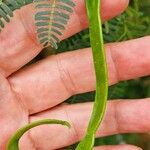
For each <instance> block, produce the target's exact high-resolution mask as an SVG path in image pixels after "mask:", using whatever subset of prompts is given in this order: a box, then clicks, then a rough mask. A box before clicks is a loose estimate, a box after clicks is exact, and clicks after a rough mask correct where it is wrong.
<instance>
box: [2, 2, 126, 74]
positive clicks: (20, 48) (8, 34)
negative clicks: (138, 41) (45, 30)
mask: <svg viewBox="0 0 150 150" xmlns="http://www.w3.org/2000/svg"><path fill="white" fill-rule="evenodd" d="M74 1H75V3H76V8H75V12H74V13H73V14H72V15H71V18H70V20H69V23H68V25H67V27H66V29H67V30H66V31H64V35H63V37H62V39H65V38H67V37H69V36H71V35H73V34H75V33H77V32H79V31H81V30H83V29H85V28H86V27H87V18H86V11H85V4H84V3H85V1H83V0H74ZM127 4H128V0H121V1H120V0H114V1H113V2H112V1H111V0H103V2H102V18H103V20H106V19H110V18H112V17H114V16H116V15H118V14H120V13H121V12H122V11H123V10H124V9H125V8H126V7H127ZM110 9H111V11H109V10H110ZM34 13H35V10H34V6H33V5H32V4H30V5H28V6H26V7H24V8H22V10H21V11H17V12H16V14H15V17H14V19H13V20H12V21H11V23H10V24H8V25H7V27H6V29H5V30H4V31H3V32H2V33H1V34H0V54H1V55H0V70H1V72H2V73H3V74H4V75H5V76H8V75H10V74H11V73H13V72H14V71H16V70H18V69H19V68H20V67H22V66H23V65H25V64H26V63H27V62H29V61H30V60H31V59H32V58H34V57H35V56H36V55H37V54H38V53H39V52H40V51H41V49H42V47H41V45H39V44H38V42H37V40H36V31H35V26H34V20H33V14H34ZM16 30H17V31H16Z"/></svg>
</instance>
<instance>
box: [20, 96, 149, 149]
mask: <svg viewBox="0 0 150 150" xmlns="http://www.w3.org/2000/svg"><path fill="white" fill-rule="evenodd" d="M91 110H92V103H84V104H74V105H62V106H58V107H56V108H53V109H51V110H47V111H45V112H43V113H40V114H36V115H34V116H30V121H31V122H32V121H35V120H40V119H43V118H55V119H61V120H67V121H68V122H70V123H71V129H67V128H64V127H62V126H55V125H54V126H49V125H46V126H40V127H37V128H34V129H32V130H31V131H30V133H29V134H30V139H32V142H33V143H32V144H33V145H35V147H38V148H39V149H48V148H51V149H58V148H62V147H65V146H67V145H71V144H73V143H76V142H77V141H80V140H81V139H82V138H83V136H84V134H85V132H86V129H87V125H88V122H89V118H90V114H91ZM149 131H150V98H149V99H143V100H121V101H119V100H118V101H111V102H108V105H107V111H106V114H105V117H104V120H103V122H102V125H101V127H100V129H99V130H98V132H97V137H100V136H101V137H102V136H108V135H113V134H118V133H144V132H149ZM24 144H27V142H26V141H25V140H24V141H22V147H23V146H25V145H24Z"/></svg>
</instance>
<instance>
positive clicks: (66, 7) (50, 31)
mask: <svg viewBox="0 0 150 150" xmlns="http://www.w3.org/2000/svg"><path fill="white" fill-rule="evenodd" d="M34 3H35V8H36V10H37V13H36V14H35V21H36V27H37V34H38V39H39V42H40V44H42V45H43V46H44V47H46V46H49V45H51V47H53V48H56V49H57V48H58V46H57V43H59V42H60V36H61V35H62V31H63V30H65V27H66V25H67V23H68V21H69V18H70V15H69V14H70V13H72V12H73V8H74V7H75V4H74V3H73V2H72V1H71V0H52V1H49V0H34Z"/></svg>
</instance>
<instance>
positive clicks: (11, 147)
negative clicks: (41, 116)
mask: <svg viewBox="0 0 150 150" xmlns="http://www.w3.org/2000/svg"><path fill="white" fill-rule="evenodd" d="M45 124H60V125H64V126H67V127H70V124H69V123H68V122H66V121H62V120H55V119H45V120H39V121H35V122H33V123H30V124H28V125H26V126H24V127H23V128H21V129H19V130H18V131H17V132H16V133H15V134H14V135H13V136H12V138H11V139H10V141H9V143H8V145H7V150H19V140H20V138H21V137H22V136H23V134H24V133H25V132H27V131H28V130H30V129H32V128H34V127H37V126H39V125H45Z"/></svg>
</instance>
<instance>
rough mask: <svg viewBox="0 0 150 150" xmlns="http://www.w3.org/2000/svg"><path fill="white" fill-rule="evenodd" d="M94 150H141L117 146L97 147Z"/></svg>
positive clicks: (128, 146)
mask: <svg viewBox="0 0 150 150" xmlns="http://www.w3.org/2000/svg"><path fill="white" fill-rule="evenodd" d="M94 150H142V149H141V148H139V147H137V146H133V145H117V146H114V145H112V146H99V147H96V148H94Z"/></svg>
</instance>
